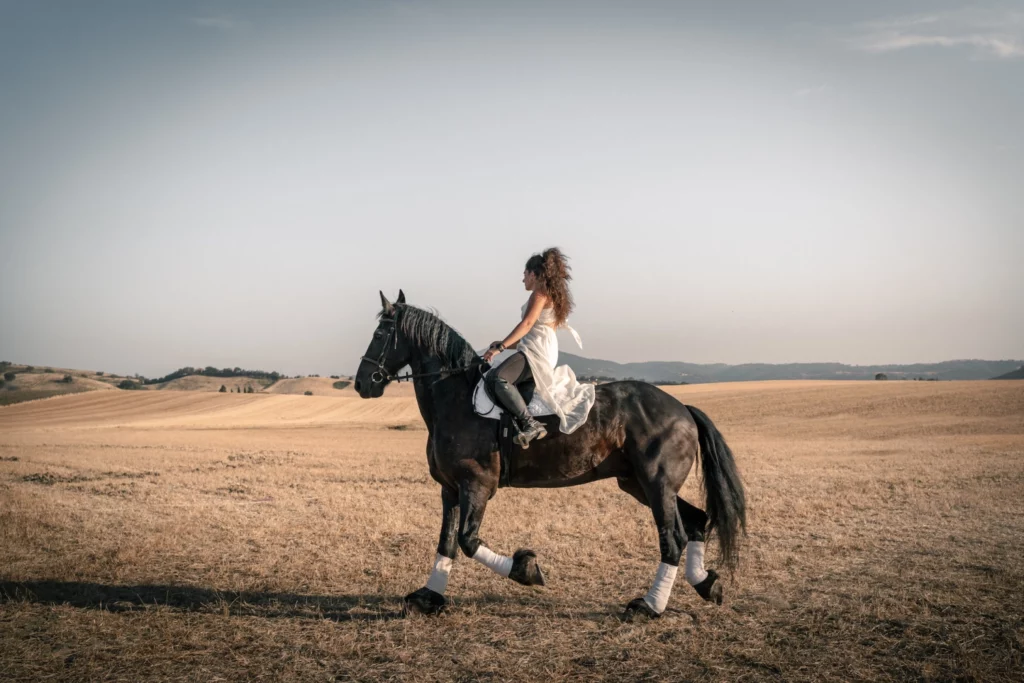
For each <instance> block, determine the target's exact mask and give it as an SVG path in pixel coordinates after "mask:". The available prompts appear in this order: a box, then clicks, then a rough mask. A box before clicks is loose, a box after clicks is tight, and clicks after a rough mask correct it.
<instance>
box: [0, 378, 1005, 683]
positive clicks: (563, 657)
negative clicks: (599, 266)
mask: <svg viewBox="0 0 1024 683" xmlns="http://www.w3.org/2000/svg"><path fill="white" fill-rule="evenodd" d="M403 389H404V388H403ZM669 391H670V393H673V394H674V395H676V396H678V397H679V398H680V399H681V400H683V401H684V402H685V403H690V404H693V405H696V406H698V407H700V408H702V409H703V410H704V411H705V412H707V414H708V415H709V416H711V418H712V419H713V420H714V421H715V422H716V424H717V425H718V426H719V427H720V429H721V430H722V432H723V433H724V435H725V437H726V438H727V439H728V440H729V442H730V445H731V446H732V448H733V451H734V452H735V454H736V457H737V460H738V463H739V467H740V470H741V473H742V475H743V477H744V480H745V484H746V487H747V494H748V501H749V509H750V528H749V531H750V533H749V536H748V537H747V538H746V540H745V543H744V546H743V549H742V564H741V567H740V570H739V571H738V572H737V573H736V575H735V576H734V578H733V579H732V580H731V581H730V582H729V583H727V585H726V590H727V592H726V603H725V604H724V605H723V606H721V607H716V606H714V605H709V604H706V603H703V602H702V601H701V600H700V599H699V597H698V596H697V595H696V593H694V592H693V591H692V589H690V588H689V587H688V586H686V585H685V582H684V581H682V580H680V581H679V582H678V583H677V585H676V590H675V592H674V594H673V597H672V600H671V602H670V604H669V610H668V611H667V612H666V614H665V616H664V617H663V618H662V619H660V620H657V621H652V622H648V623H623V622H621V621H620V620H619V619H618V618H617V617H618V614H619V613H620V612H621V609H622V607H623V606H624V605H625V604H626V602H628V601H629V600H630V599H632V598H634V597H637V596H639V595H641V594H643V592H644V591H646V589H647V586H648V584H649V582H650V580H651V579H652V577H653V574H654V570H655V568H656V566H657V563H658V550H657V541H656V535H655V530H654V525H653V522H652V520H651V517H650V514H649V512H648V511H647V510H646V509H645V508H642V507H641V506H640V505H639V504H637V503H636V502H635V501H634V500H633V499H632V498H629V497H628V496H626V495H625V494H622V493H620V492H619V491H618V489H617V488H616V486H615V483H614V482H611V481H608V482H601V483H598V484H592V485H589V486H585V487H580V488H576V489H562V490H550V491H546V490H518V489H504V490H502V491H500V492H499V493H498V495H497V496H496V497H495V499H494V500H492V501H491V504H490V506H489V507H488V511H487V516H486V518H485V521H484V525H483V529H482V536H483V538H484V539H485V540H486V541H487V542H488V544H489V545H490V546H491V547H493V548H494V549H495V550H496V551H499V552H503V553H506V554H511V552H512V551H513V550H515V549H516V548H519V547H530V548H533V549H534V550H536V551H537V552H538V554H539V556H540V561H541V563H542V565H543V567H544V569H545V572H546V574H547V578H548V585H547V587H546V588H524V587H522V586H519V585H517V584H514V583H512V582H510V581H508V580H503V579H501V578H499V577H497V576H495V575H494V574H492V573H491V572H489V571H488V570H487V569H485V568H484V567H482V566H480V565H478V564H476V563H474V562H472V561H470V560H468V559H466V558H463V557H460V558H459V559H458V560H456V562H455V568H454V570H453V572H452V578H451V582H450V584H449V591H448V592H449V595H451V596H453V597H454V599H455V602H456V606H455V608H454V609H453V610H452V611H451V612H450V613H449V614H446V615H443V616H441V617H434V618H427V617H422V616H415V617H410V618H403V617H402V616H401V599H402V596H404V595H405V594H406V593H407V592H410V591H412V590H414V589H416V588H419V587H420V586H422V585H423V583H424V581H425V580H426V578H427V575H428V572H429V568H430V563H431V561H432V559H433V556H434V547H435V544H436V541H437V535H438V531H439V524H440V494H439V489H438V487H437V486H436V485H435V484H434V483H433V482H431V481H430V480H429V477H428V474H427V466H426V461H425V457H424V444H425V439H426V431H425V430H424V428H423V427H422V424H421V422H420V419H419V415H418V412H417V410H416V406H415V402H414V399H413V398H412V397H411V396H410V395H409V394H408V392H403V391H398V392H392V393H390V394H389V395H388V396H385V397H384V398H382V399H378V400H376V401H363V400H361V399H358V398H354V397H351V396H348V397H320V396H308V397H307V396H282V395H259V394H256V395H240V394H210V393H187V392H115V391H106V392H94V393H90V394H81V395H75V396H67V397H60V398H55V399H48V400H44V401H37V402H33V403H26V404H21V405H16V406H12V407H7V408H0V679H3V680H44V679H45V680H76V681H102V680H117V681H137V680H143V679H161V680H183V681H185V680H188V681H213V680H268V681H277V680H313V681H330V680H378V679H389V680H413V679H415V680H480V679H498V680H569V679H572V680H597V679H616V680H762V679H782V680H837V681H839V680H842V681H847V680H868V679H870V680H906V679H918V680H985V681H991V680H1020V678H1021V676H1022V672H1024V382H1016V381H1006V382H942V383H939V382H888V383H886V382H877V383H860V382H849V383H839V382H771V383H749V384H732V385H704V386H692V387H678V388H671V389H670V390H669ZM696 491H698V487H697V479H696V476H695V475H694V476H691V480H690V481H689V482H687V486H686V488H685V489H684V494H685V495H686V496H687V497H688V498H689V499H690V500H691V501H695V499H696V498H697V495H696ZM715 554H716V553H715V546H714V544H712V546H711V550H710V552H709V565H710V566H713V565H714V563H715Z"/></svg>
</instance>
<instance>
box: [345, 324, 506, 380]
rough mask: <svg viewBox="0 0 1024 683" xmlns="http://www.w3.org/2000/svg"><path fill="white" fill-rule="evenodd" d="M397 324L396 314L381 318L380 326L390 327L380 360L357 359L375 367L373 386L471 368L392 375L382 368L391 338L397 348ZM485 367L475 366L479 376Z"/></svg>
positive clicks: (481, 365) (361, 357)
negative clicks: (478, 370) (392, 316)
mask: <svg viewBox="0 0 1024 683" xmlns="http://www.w3.org/2000/svg"><path fill="white" fill-rule="evenodd" d="M397 322H398V313H395V317H394V318H382V319H381V321H380V324H381V325H384V324H387V325H390V329H389V330H388V333H387V337H385V339H384V345H383V346H382V347H381V351H380V358H377V359H374V358H370V357H368V356H360V357H359V360H360V361H362V362H364V363H372V364H373V365H375V366H377V369H376V370H374V371H373V373H372V374H371V375H370V382H372V383H373V384H385V383H387V382H401V381H404V380H414V379H418V378H420V377H438V376H440V375H452V374H455V373H457V372H466V371H468V370H470V369H471V368H472V367H473V366H472V365H467V366H464V367H460V368H442V369H441V370H438V371H436V372H417V373H412V372H410V373H408V374H405V375H392V374H391V371H390V370H388V369H387V368H386V367H384V359H385V358H387V357H388V344H390V343H391V338H392V337H394V339H395V348H396V349H397V348H398V330H397ZM485 366H487V363H481V364H479V365H477V366H476V367H478V368H480V374H483V373H484V372H486V371H485V370H484V369H483V368H484V367H485ZM442 379H443V377H442ZM438 381H440V380H438Z"/></svg>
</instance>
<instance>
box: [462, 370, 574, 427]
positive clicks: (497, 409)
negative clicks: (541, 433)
mask: <svg viewBox="0 0 1024 683" xmlns="http://www.w3.org/2000/svg"><path fill="white" fill-rule="evenodd" d="M484 379H486V375H485V376H484V378H481V379H480V381H479V382H477V383H476V388H475V389H473V410H475V411H476V414H477V415H479V416H480V417H489V418H492V419H494V420H498V419H500V418H501V414H502V413H503V412H505V410H504V409H503V408H502V407H501V406H500V405H498V404H496V403H495V402H494V401H492V400H491V397H490V396H489V395H488V394H487V390H486V389H484ZM526 409H527V410H528V411H530V415H533V416H534V417H540V416H541V415H554V413H555V411H553V410H551V408H549V407H548V404H547V403H545V402H544V401H543V400H542V399H541V397H540V395H539V394H538V393H537V392H536V391H535V392H533V400H531V401H530V405H528V406H526Z"/></svg>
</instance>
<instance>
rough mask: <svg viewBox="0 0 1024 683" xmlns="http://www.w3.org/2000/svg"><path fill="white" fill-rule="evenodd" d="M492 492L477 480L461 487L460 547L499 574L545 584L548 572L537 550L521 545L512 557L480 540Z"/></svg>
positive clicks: (531, 584) (520, 580)
mask: <svg viewBox="0 0 1024 683" xmlns="http://www.w3.org/2000/svg"><path fill="white" fill-rule="evenodd" d="M488 498H490V493H489V492H488V491H487V490H486V489H485V488H484V487H483V486H480V485H479V484H476V483H475V482H471V483H467V484H463V485H462V486H461V487H460V488H459V547H460V548H462V552H463V553H465V554H466V557H471V558H473V559H474V560H476V561H477V562H479V563H480V564H482V565H484V566H485V567H487V568H488V569H490V570H491V571H493V572H494V573H495V574H498V575H499V576H504V577H507V578H510V579H512V580H513V581H515V582H517V583H521V584H523V585H524V586H543V585H544V572H542V571H541V568H540V565H539V564H538V563H537V554H536V553H534V552H533V551H532V550H525V549H520V550H517V551H516V552H515V554H514V555H513V556H512V557H506V556H505V555H499V554H498V553H496V552H494V551H493V550H491V549H490V548H488V547H487V546H486V545H485V544H484V542H483V541H481V540H480V524H481V523H482V522H483V519H484V510H486V509H487V500H488Z"/></svg>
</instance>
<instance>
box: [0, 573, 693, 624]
mask: <svg viewBox="0 0 1024 683" xmlns="http://www.w3.org/2000/svg"><path fill="white" fill-rule="evenodd" d="M532 597H534V598H536V596H532ZM18 602H26V603H32V604H37V605H52V606H68V607H77V608H81V609H95V610H103V611H106V612H132V611H139V610H146V609H159V608H164V609H173V610H178V611H183V612H201V613H207V614H225V615H227V614H230V615H232V616H253V617H264V618H270V619H291V618H300V619H302V618H306V619H329V620H332V621H338V622H344V621H380V620H390V619H401V618H404V617H405V616H406V615H405V614H404V613H403V611H402V609H401V604H402V598H401V597H399V596H381V595H369V594H366V595H300V594H297V593H270V592H258V591H222V590H217V589H213V588H203V587H201V586H171V585H137V586H114V585H106V584H101V583H93V582H88V581H0V604H3V603H18ZM459 605H461V606H462V607H471V606H475V607H478V608H485V609H488V610H490V609H491V607H493V606H498V605H500V606H502V607H503V608H504V610H503V611H502V614H501V616H503V617H506V618H508V617H535V616H538V615H537V612H536V611H527V612H526V613H522V614H520V613H518V612H515V611H514V610H513V612H511V613H510V612H507V611H505V610H507V609H508V608H509V607H513V608H514V607H516V606H519V607H522V606H524V603H523V602H521V601H517V600H515V599H509V598H508V597H503V596H498V595H483V596H478V597H475V598H470V599H467V600H460V601H459V602H458V604H457V605H456V606H455V607H454V608H453V609H455V610H458V609H459ZM530 606H531V607H533V608H534V609H535V610H540V611H542V612H544V613H545V615H546V616H548V617H549V618H550V617H556V618H557V617H566V618H572V619H588V620H592V621H604V620H607V619H610V618H617V617H618V616H619V610H618V609H616V608H615V607H613V606H609V607H610V610H609V611H607V612H605V611H593V612H580V611H575V610H573V611H566V610H565V609H562V608H561V607H560V606H559V605H554V604H551V603H550V602H545V601H539V602H538V601H536V600H531V601H530ZM669 611H674V610H669Z"/></svg>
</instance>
